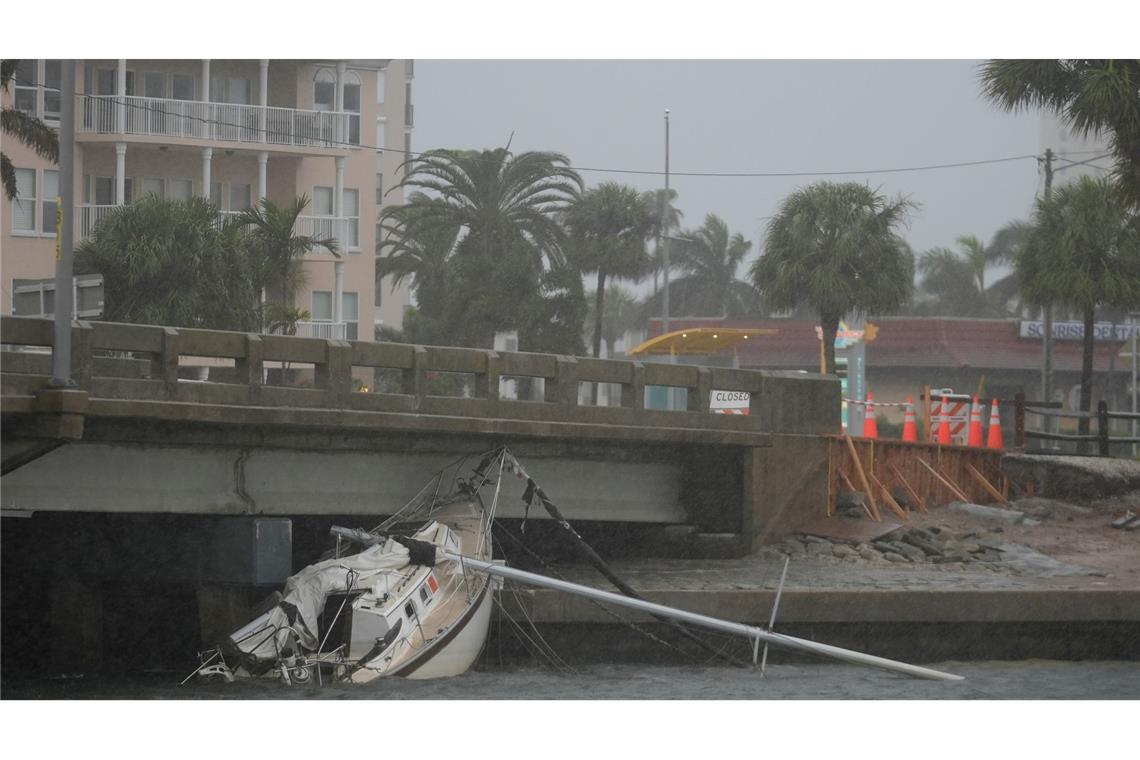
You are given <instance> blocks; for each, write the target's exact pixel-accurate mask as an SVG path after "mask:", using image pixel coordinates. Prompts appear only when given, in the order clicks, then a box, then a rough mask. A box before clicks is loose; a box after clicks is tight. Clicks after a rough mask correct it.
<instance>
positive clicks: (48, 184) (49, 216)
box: [40, 169, 59, 237]
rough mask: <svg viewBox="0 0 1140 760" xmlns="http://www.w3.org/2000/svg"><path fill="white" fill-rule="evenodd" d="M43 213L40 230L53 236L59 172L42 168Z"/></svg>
mask: <svg viewBox="0 0 1140 760" xmlns="http://www.w3.org/2000/svg"><path fill="white" fill-rule="evenodd" d="M43 196H44V197H43V213H42V214H40V232H42V233H43V234H45V235H50V236H51V237H55V231H56V227H55V210H56V202H57V201H58V199H59V172H58V171H56V170H55V169H44V192H43Z"/></svg>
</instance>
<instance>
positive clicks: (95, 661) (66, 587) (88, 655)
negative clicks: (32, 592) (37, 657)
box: [44, 572, 103, 673]
mask: <svg viewBox="0 0 1140 760" xmlns="http://www.w3.org/2000/svg"><path fill="white" fill-rule="evenodd" d="M50 594H51V613H50V623H49V625H50V628H51V630H50V631H49V632H46V633H47V635H45V636H44V639H45V640H46V641H50V642H51V643H50V652H51V654H50V660H51V665H52V669H53V670H55V671H57V672H66V673H75V672H81V673H98V672H100V671H101V670H102V669H103V593H102V591H101V589H100V588H99V585H98V584H96V583H92V582H90V581H88V580H87V579H85V578H84V577H83V576H81V575H79V574H78V573H74V572H60V573H58V574H56V576H55V577H54V578H53V579H52V583H51V591H50Z"/></svg>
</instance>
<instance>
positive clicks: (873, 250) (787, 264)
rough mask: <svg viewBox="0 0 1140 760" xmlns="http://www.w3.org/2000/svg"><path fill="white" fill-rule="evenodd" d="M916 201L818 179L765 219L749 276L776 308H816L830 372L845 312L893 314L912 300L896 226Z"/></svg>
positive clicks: (910, 266) (910, 264) (907, 260)
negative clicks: (765, 230)
mask: <svg viewBox="0 0 1140 760" xmlns="http://www.w3.org/2000/svg"><path fill="white" fill-rule="evenodd" d="M911 208H913V204H912V203H910V202H909V201H907V200H904V199H901V198H900V199H896V200H893V201H888V200H887V199H886V198H884V197H883V196H881V195H879V194H878V193H876V192H875V191H874V190H872V189H871V188H869V187H867V186H866V185H860V184H857V183H854V182H848V183H844V184H834V183H831V182H820V183H817V184H814V185H811V186H809V187H806V188H804V189H802V190H797V191H796V192H794V193H792V194H791V195H789V196H788V197H787V198H785V199H784V201H783V203H782V204H781V205H780V210H779V212H778V213H777V214H776V216H775V218H774V219H772V221H771V223H770V224H769V225H768V238H767V242H766V243H765V246H764V253H763V255H761V257H760V258H759V259H758V260H757V261H756V263H755V264H754V265H753V267H752V282H753V283H754V284H755V285H756V287H757V289H759V291H760V293H761V295H762V296H764V297H765V298H766V299H767V300H768V305H769V307H770V308H772V309H794V308H796V307H798V306H800V305H803V304H810V305H811V306H812V307H813V308H814V309H815V311H816V313H818V314H819V315H820V324H821V327H822V329H823V334H824V352H825V360H826V371H827V372H829V373H834V372H835V348H834V345H835V333H836V331H837V329H838V327H839V320H840V319H842V318H843V317H844V316H845V315H847V314H850V313H852V312H863V313H874V314H888V313H890V312H892V311H895V310H897V309H898V308H899V307H900V306H901V305H902V304H904V303H906V302H907V300H908V299H909V297H910V294H911V290H912V289H913V282H914V257H913V256H912V255H911V253H910V250H909V248H908V247H907V245H906V243H905V242H904V241H903V240H902V239H901V238H900V237H899V234H898V228H899V227H900V226H902V224H903V223H904V222H905V219H906V213H907V212H908V211H909V210H910V209H911Z"/></svg>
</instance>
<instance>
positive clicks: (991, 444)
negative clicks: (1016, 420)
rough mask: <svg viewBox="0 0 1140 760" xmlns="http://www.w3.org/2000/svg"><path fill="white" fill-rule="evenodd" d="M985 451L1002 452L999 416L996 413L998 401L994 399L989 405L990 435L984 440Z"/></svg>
mask: <svg viewBox="0 0 1140 760" xmlns="http://www.w3.org/2000/svg"><path fill="white" fill-rule="evenodd" d="M986 448H987V449H995V450H997V451H1001V450H1002V440H1001V414H1000V413H999V412H998V400H997V399H996V398H995V399H994V400H993V404H991V405H990V434H989V438H988V439H987V440H986Z"/></svg>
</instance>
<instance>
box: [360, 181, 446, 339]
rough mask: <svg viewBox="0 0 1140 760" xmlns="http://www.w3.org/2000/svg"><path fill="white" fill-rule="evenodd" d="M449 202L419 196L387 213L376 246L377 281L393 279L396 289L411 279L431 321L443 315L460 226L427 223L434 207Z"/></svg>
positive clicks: (383, 217)
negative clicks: (425, 219)
mask: <svg viewBox="0 0 1140 760" xmlns="http://www.w3.org/2000/svg"><path fill="white" fill-rule="evenodd" d="M445 202H446V201H444V200H442V199H438V198H437V199H430V198H428V197H427V196H426V195H424V194H423V193H419V192H416V193H412V194H411V195H410V196H409V197H408V202H407V203H406V204H405V205H403V206H394V207H391V208H389V209H385V211H384V212H383V213H382V214H381V222H380V233H381V235H382V239H381V240H379V241H377V244H376V254H377V259H376V281H377V282H378V283H379V281H380V280H381V278H383V277H386V276H389V275H390V276H391V277H392V287H393V289H395V288H396V287H398V286H399V284H400V283H401V282H403V281H404V279H406V278H410V279H411V282H412V293H413V294H415V297H416V306H417V307H418V308H419V310H420V311H421V312H423V313H424V314H425V315H427V316H431V317H438V316H439V315H440V314H441V313H442V311H443V306H444V302H445V300H446V297H447V285H448V275H449V271H450V268H449V265H450V262H451V256H452V254H453V253H454V252H455V246H456V241H457V240H458V238H459V226H458V225H457V224H455V223H451V224H444V223H438V224H431V223H427V224H425V223H423V220H424V218H425V217H427V218H431V216H432V213H431V210H430V208H429V207H430V206H432V205H438V204H442V203H445Z"/></svg>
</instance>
